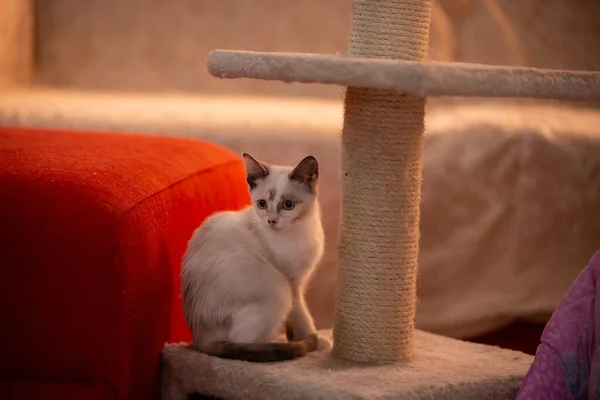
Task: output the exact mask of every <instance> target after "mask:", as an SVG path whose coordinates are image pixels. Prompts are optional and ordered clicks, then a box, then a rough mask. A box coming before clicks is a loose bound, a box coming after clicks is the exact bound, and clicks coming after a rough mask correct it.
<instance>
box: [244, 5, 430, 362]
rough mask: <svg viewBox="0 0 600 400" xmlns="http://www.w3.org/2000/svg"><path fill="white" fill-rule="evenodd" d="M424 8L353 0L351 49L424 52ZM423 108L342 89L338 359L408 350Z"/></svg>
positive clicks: (383, 357) (373, 53) (374, 54)
mask: <svg viewBox="0 0 600 400" xmlns="http://www.w3.org/2000/svg"><path fill="white" fill-rule="evenodd" d="M430 11H431V4H430V1H429V0H400V1H372V0H355V1H354V12H353V17H352V30H351V37H350V54H351V55H352V56H356V57H368V58H393V59H408V60H422V59H424V58H425V57H426V55H427V40H428V38H429V15H430ZM383 32H385V33H386V34H385V35H383V34H382V33H383ZM248 67H249V68H251V66H248ZM424 115H425V99H423V98H418V97H413V96H408V95H399V94H396V93H393V92H389V91H382V90H374V89H372V88H368V89H367V88H357V87H353V88H348V89H347V91H346V97H345V101H344V124H343V129H342V171H343V174H342V205H341V207H342V216H341V236H340V250H339V254H340V265H339V271H338V296H337V302H336V305H337V307H336V313H335V324H334V331H333V332H334V346H333V355H334V356H336V357H339V358H341V359H345V360H348V361H353V362H360V363H371V364H379V363H388V362H394V361H398V360H402V359H408V358H410V356H411V354H412V340H413V339H412V337H413V330H414V323H415V322H414V320H415V308H416V280H417V259H418V256H419V203H420V199H421V148H422V140H423V131H424ZM392 188H393V189H392Z"/></svg>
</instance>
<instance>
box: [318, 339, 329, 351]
mask: <svg viewBox="0 0 600 400" xmlns="http://www.w3.org/2000/svg"><path fill="white" fill-rule="evenodd" d="M329 349H331V340H329V339H327V338H325V337H323V336H321V335H319V338H318V339H317V348H316V350H317V351H321V350H329Z"/></svg>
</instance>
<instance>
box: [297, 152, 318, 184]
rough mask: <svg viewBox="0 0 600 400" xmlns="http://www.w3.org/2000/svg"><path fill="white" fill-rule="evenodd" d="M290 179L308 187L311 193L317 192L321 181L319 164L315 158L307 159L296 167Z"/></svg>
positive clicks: (309, 157)
mask: <svg viewBox="0 0 600 400" xmlns="http://www.w3.org/2000/svg"><path fill="white" fill-rule="evenodd" d="M290 179H292V180H295V181H298V182H300V183H303V184H305V185H306V187H307V188H308V189H310V190H311V191H315V189H316V187H317V181H318V179H319V163H318V162H317V159H316V158H314V157H313V156H308V157H305V158H304V159H303V160H302V161H300V162H299V163H298V165H296V168H294V170H293V171H292V172H291V173H290Z"/></svg>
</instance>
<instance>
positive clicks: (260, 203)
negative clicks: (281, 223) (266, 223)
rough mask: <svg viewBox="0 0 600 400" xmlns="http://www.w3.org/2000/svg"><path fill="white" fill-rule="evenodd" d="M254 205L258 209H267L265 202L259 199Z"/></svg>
mask: <svg viewBox="0 0 600 400" xmlns="http://www.w3.org/2000/svg"><path fill="white" fill-rule="evenodd" d="M256 205H257V206H258V208H260V209H261V210H262V209H265V208H267V201H266V200H265V199H260V200H258V201H257V202H256Z"/></svg>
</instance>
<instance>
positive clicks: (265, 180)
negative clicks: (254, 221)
mask: <svg viewBox="0 0 600 400" xmlns="http://www.w3.org/2000/svg"><path fill="white" fill-rule="evenodd" d="M244 160H245V162H246V170H247V172H248V176H247V181H248V185H249V186H250V195H251V197H252V201H253V206H254V210H255V212H256V214H257V215H258V217H259V219H260V221H261V222H262V223H263V224H264V225H263V226H264V227H265V228H268V229H271V230H273V231H280V230H285V229H288V228H289V227H291V226H293V225H294V224H297V223H299V222H301V221H302V218H303V217H304V216H305V215H306V214H307V213H308V211H310V210H311V209H312V208H313V206H314V203H315V201H316V197H317V190H316V189H317V179H318V176H319V168H318V164H317V160H316V159H315V158H314V157H312V156H309V157H306V158H305V159H304V160H302V161H301V162H300V163H299V164H298V165H297V166H296V167H295V168H292V167H282V166H271V165H267V164H265V163H263V162H261V161H258V160H257V159H255V158H253V157H252V156H250V155H248V154H244Z"/></svg>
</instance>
